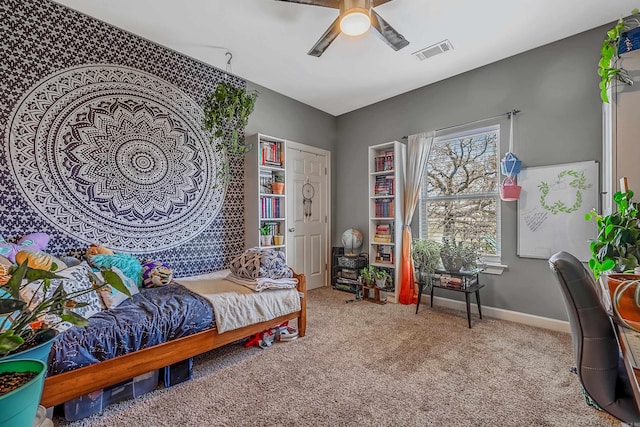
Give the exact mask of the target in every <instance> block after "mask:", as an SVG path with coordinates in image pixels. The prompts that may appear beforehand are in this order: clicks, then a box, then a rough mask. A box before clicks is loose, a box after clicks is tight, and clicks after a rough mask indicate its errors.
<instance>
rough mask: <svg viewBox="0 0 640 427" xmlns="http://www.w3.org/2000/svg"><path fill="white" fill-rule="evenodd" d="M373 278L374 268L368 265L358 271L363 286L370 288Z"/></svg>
mask: <svg viewBox="0 0 640 427" xmlns="http://www.w3.org/2000/svg"><path fill="white" fill-rule="evenodd" d="M374 276H375V267H374V266H372V265H369V266H367V267H364V268H363V269H361V270H360V277H362V280H364V281H365V284H366V285H368V286H370V285H371V284H372V283H373V279H374Z"/></svg>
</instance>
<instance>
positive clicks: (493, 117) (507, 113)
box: [402, 110, 520, 139]
mask: <svg viewBox="0 0 640 427" xmlns="http://www.w3.org/2000/svg"><path fill="white" fill-rule="evenodd" d="M519 112H520V110H511V111H507V112H506V113H502V114H498V115H497V116H491V117H485V118H484V119H478V120H474V121H472V122H467V123H461V124H459V125H453V126H447V127H444V128H440V129H436V130H435V131H434V133H437V132H442V131H443V130H449V129H455V128H459V127H462V126H468V125H473V124H476V123H480V122H486V121H487V120H493V119H498V118H500V117H502V116H507V118H508V119H509V120H510V119H511V115H512V114H513V115H514V116H515V115H516V114H518V113H519ZM407 138H409V137H408V136H403V137H402V139H407Z"/></svg>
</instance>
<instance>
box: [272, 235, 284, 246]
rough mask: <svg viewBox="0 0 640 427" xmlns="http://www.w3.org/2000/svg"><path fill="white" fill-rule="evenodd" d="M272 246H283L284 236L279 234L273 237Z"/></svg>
mask: <svg viewBox="0 0 640 427" xmlns="http://www.w3.org/2000/svg"><path fill="white" fill-rule="evenodd" d="M273 244H274V245H276V246H280V245H283V244H284V236H283V235H281V234H274V235H273Z"/></svg>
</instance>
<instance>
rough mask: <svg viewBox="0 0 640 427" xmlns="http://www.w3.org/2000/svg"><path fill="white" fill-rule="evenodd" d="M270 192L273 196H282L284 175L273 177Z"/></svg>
mask: <svg viewBox="0 0 640 427" xmlns="http://www.w3.org/2000/svg"><path fill="white" fill-rule="evenodd" d="M271 192H272V193H273V194H284V175H280V174H274V175H273V181H272V182H271Z"/></svg>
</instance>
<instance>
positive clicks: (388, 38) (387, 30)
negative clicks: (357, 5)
mask: <svg viewBox="0 0 640 427" xmlns="http://www.w3.org/2000/svg"><path fill="white" fill-rule="evenodd" d="M371 29H372V30H373V32H374V33H376V35H377V36H378V37H379V38H380V39H381V40H382V41H384V42H385V43H386V44H388V45H389V47H390V48H391V49H393V50H400V49H402V48H403V47H405V46H407V45H408V44H409V42H408V41H407V39H405V38H404V36H403V35H402V34H400V33H399V32H397V31H396V30H395V29H394V28H393V27H392V26H391V25H389V23H388V22H387V21H385V20H384V19H382V17H381V16H380V15H378V14H377V13H376V11H375V10H373V9H371Z"/></svg>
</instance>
